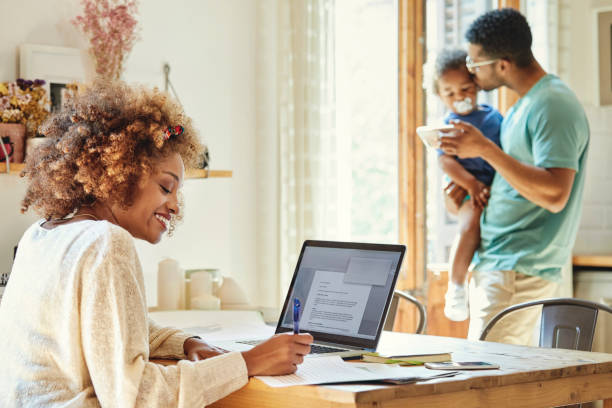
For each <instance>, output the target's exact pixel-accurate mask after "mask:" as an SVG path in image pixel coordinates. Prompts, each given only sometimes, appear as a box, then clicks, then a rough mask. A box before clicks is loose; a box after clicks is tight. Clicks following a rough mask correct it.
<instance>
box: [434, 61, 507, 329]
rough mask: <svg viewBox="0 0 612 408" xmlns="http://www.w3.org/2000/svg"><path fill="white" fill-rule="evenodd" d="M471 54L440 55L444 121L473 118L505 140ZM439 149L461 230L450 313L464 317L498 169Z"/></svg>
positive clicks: (449, 202)
mask: <svg viewBox="0 0 612 408" xmlns="http://www.w3.org/2000/svg"><path fill="white" fill-rule="evenodd" d="M466 56H467V54H466V52H465V51H462V50H447V51H443V52H442V53H440V54H439V55H438V58H437V60H436V65H435V77H434V91H435V93H436V94H437V95H438V96H439V97H440V99H441V100H442V102H443V103H444V104H445V105H446V107H447V108H448V109H449V110H450V112H449V114H448V115H447V116H446V118H445V119H444V121H445V123H447V124H448V123H450V121H451V120H456V119H458V120H461V121H464V122H469V123H471V124H472V125H474V126H476V127H477V128H478V129H480V131H481V132H482V133H483V134H484V135H485V136H486V137H487V138H489V139H491V140H492V141H493V142H495V143H496V144H498V145H499V144H500V142H499V132H500V127H501V122H502V115H501V114H500V113H499V112H498V111H497V110H495V109H494V108H492V107H491V106H488V105H477V104H476V94H477V92H478V87H477V85H476V83H475V82H474V80H473V77H472V76H471V75H470V73H469V72H468V70H467V68H466V66H465V58H466ZM438 153H439V158H438V163H439V165H440V167H441V169H442V171H444V173H445V174H446V175H447V176H448V177H449V178H450V182H449V183H448V185H447V186H446V187H445V189H444V191H445V192H446V196H445V204H446V208H447V210H448V211H449V212H451V213H453V214H455V215H457V217H458V220H459V236H458V237H457V239H456V241H455V245H454V250H453V251H451V261H450V279H449V281H448V290H447V292H446V296H445V300H446V305H445V306H444V314H445V315H446V317H448V318H449V319H451V320H454V321H462V320H465V319H467V318H468V314H469V313H468V304H467V285H466V275H467V272H468V268H469V266H470V263H471V262H472V258H473V256H474V252H475V251H476V249H478V246H479V245H480V215H481V213H482V210H483V209H484V206H485V205H487V200H488V197H489V186H490V185H491V183H492V182H493V176H494V174H495V170H494V169H493V167H491V166H490V165H489V164H488V163H487V162H486V161H484V160H483V159H481V158H479V157H477V158H470V159H459V158H457V157H454V156H448V155H446V154H444V153H443V152H442V151H441V150H440V151H439V152H438Z"/></svg>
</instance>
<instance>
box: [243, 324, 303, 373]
mask: <svg viewBox="0 0 612 408" xmlns="http://www.w3.org/2000/svg"><path fill="white" fill-rule="evenodd" d="M312 341H313V338H312V336H311V335H310V334H308V333H303V334H288V333H284V334H277V335H275V336H273V337H271V338H270V339H269V340H267V341H265V342H263V343H261V344H259V345H257V346H255V347H253V348H252V349H251V350H249V351H244V352H243V353H242V357H244V361H245V362H246V365H247V371H248V373H249V376H251V375H283V374H291V373H294V372H295V370H297V366H298V364H301V363H302V361H304V356H305V355H306V354H308V353H310V344H311V343H312Z"/></svg>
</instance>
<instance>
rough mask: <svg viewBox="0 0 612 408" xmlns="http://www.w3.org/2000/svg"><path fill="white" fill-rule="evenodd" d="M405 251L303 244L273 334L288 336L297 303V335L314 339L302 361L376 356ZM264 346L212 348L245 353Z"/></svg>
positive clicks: (226, 344)
mask: <svg viewBox="0 0 612 408" xmlns="http://www.w3.org/2000/svg"><path fill="white" fill-rule="evenodd" d="M405 250H406V247H405V246H404V245H388V244H364V243H353V242H333V241H305V242H304V244H303V245H302V250H301V252H300V257H299V259H298V261H297V265H296V267H295V272H294V273H293V279H292V280H291V285H290V286H289V290H288V291H287V296H286V298H285V303H284V305H283V309H282V312H281V314H280V318H279V320H278V324H277V326H276V333H277V334H278V333H284V332H291V331H293V305H294V299H298V300H299V302H300V304H301V313H300V315H301V317H300V321H299V324H300V332H307V333H310V334H312V336H313V337H314V342H313V344H312V346H311V352H310V354H309V355H308V357H314V356H322V355H325V356H329V355H340V356H342V357H350V356H357V355H361V354H362V353H363V352H366V351H374V350H376V346H377V345H378V341H379V338H380V333H381V331H382V328H383V326H384V323H385V318H386V315H387V310H388V309H389V304H390V302H391V299H392V297H393V290H394V288H395V283H396V281H397V277H398V275H399V271H400V267H401V265H402V260H403V258H404V252H405ZM264 340H265V339H252V340H237V341H231V342H222V343H217V344H216V345H218V346H219V347H222V348H224V349H226V350H231V351H246V350H248V349H250V348H251V347H253V346H254V345H256V344H258V343H260V342H262V341H264Z"/></svg>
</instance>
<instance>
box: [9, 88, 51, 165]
mask: <svg viewBox="0 0 612 408" xmlns="http://www.w3.org/2000/svg"><path fill="white" fill-rule="evenodd" d="M44 84H45V81H43V80H41V79H36V80H34V81H28V80H25V79H21V78H19V79H17V80H16V81H15V82H0V122H1V123H0V136H2V137H6V136H8V137H9V138H10V140H11V143H12V144H13V146H12V147H13V150H14V151H13V153H12V155H11V162H12V163H23V158H24V155H25V138H26V136H27V137H33V136H34V135H35V134H36V129H38V126H40V124H41V123H42V122H43V121H44V120H45V119H46V118H47V116H48V115H49V111H48V110H47V103H48V98H47V96H46V92H45V89H44V88H43V85H44Z"/></svg>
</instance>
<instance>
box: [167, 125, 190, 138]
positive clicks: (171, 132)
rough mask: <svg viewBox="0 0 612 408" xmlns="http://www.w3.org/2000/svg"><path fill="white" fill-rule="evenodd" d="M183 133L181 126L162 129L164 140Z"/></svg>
mask: <svg viewBox="0 0 612 408" xmlns="http://www.w3.org/2000/svg"><path fill="white" fill-rule="evenodd" d="M184 131H185V129H184V128H183V127H182V126H181V125H177V126H174V127H172V126H168V127H167V128H166V129H164V140H168V139H170V138H171V137H172V136H179V135H180V134H182V133H183V132H184Z"/></svg>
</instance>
